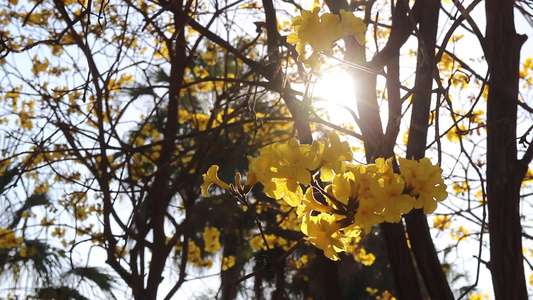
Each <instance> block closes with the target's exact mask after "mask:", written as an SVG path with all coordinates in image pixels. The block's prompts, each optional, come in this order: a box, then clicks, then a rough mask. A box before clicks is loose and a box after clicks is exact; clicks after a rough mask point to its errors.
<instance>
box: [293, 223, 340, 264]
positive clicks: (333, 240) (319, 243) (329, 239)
mask: <svg viewBox="0 0 533 300" xmlns="http://www.w3.org/2000/svg"><path fill="white" fill-rule="evenodd" d="M337 218H338V217H336V216H334V215H329V214H324V213H321V214H319V215H318V216H307V215H306V216H304V217H303V221H302V232H303V233H304V234H306V235H307V236H308V240H309V241H310V242H311V244H313V245H315V247H317V248H320V249H322V250H324V255H326V257H328V258H329V259H331V260H339V259H340V257H339V255H338V252H342V251H345V245H344V243H343V242H342V241H341V239H342V238H343V236H342V234H341V233H340V232H339V229H340V222H337V221H338V220H337Z"/></svg>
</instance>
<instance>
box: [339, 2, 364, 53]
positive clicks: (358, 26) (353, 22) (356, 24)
mask: <svg viewBox="0 0 533 300" xmlns="http://www.w3.org/2000/svg"><path fill="white" fill-rule="evenodd" d="M340 15H341V18H342V27H343V33H344V35H345V36H346V35H350V34H351V35H353V36H354V37H355V38H356V39H357V41H358V42H359V44H361V45H364V44H365V32H366V24H365V23H364V22H363V19H361V18H358V17H356V16H355V15H354V14H353V12H351V11H345V10H343V9H341V10H340Z"/></svg>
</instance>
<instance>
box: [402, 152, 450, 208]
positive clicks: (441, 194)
mask: <svg viewBox="0 0 533 300" xmlns="http://www.w3.org/2000/svg"><path fill="white" fill-rule="evenodd" d="M399 161H400V171H401V173H402V175H403V176H404V178H405V181H406V183H407V186H408V187H409V188H411V189H412V190H411V195H412V196H415V197H416V201H415V203H414V208H424V213H425V214H430V213H433V212H434V211H435V209H437V201H442V200H444V199H446V198H447V197H448V193H447V192H446V185H445V184H444V180H443V179H442V176H441V174H442V169H441V168H440V167H439V166H436V165H433V164H431V161H430V160H429V159H428V158H422V159H421V160H420V161H419V162H417V161H415V160H410V159H404V158H400V159H399Z"/></svg>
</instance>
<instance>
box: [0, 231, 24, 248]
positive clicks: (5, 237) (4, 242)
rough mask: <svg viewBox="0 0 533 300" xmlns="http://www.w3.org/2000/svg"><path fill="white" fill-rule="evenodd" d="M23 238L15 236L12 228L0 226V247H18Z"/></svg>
mask: <svg viewBox="0 0 533 300" xmlns="http://www.w3.org/2000/svg"><path fill="white" fill-rule="evenodd" d="M22 241H23V239H22V238H18V237H16V236H15V233H14V232H13V230H11V229H2V228H0V249H2V248H13V247H18V246H19V245H20V244H21V243H22Z"/></svg>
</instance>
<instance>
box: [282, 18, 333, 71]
mask: <svg viewBox="0 0 533 300" xmlns="http://www.w3.org/2000/svg"><path fill="white" fill-rule="evenodd" d="M319 11H320V8H319V7H315V8H314V9H313V11H308V10H302V15H301V16H297V17H295V18H294V19H292V25H293V26H294V31H295V32H293V33H291V34H289V36H288V37H287V42H289V43H291V44H297V45H296V51H297V52H298V54H299V55H298V60H300V61H301V62H303V63H305V64H306V65H307V66H308V67H312V68H313V69H315V70H319V69H320V65H321V64H320V60H319V58H318V56H317V55H316V53H317V52H324V53H327V54H331V53H332V47H333V43H334V42H335V41H337V40H338V39H340V38H342V37H343V27H342V25H341V22H340V18H339V16H337V15H335V14H331V13H325V14H323V15H322V16H321V17H319V16H318V12H319ZM306 45H310V46H311V47H312V49H313V52H312V53H311V55H309V56H307V51H306V49H305V47H306Z"/></svg>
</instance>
